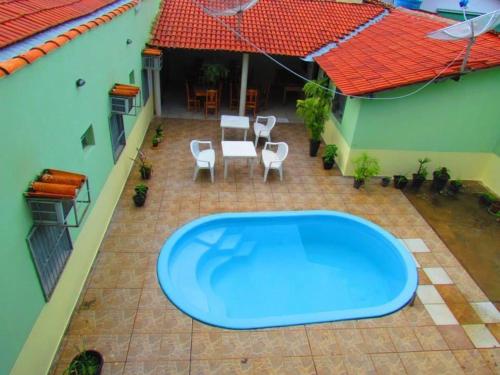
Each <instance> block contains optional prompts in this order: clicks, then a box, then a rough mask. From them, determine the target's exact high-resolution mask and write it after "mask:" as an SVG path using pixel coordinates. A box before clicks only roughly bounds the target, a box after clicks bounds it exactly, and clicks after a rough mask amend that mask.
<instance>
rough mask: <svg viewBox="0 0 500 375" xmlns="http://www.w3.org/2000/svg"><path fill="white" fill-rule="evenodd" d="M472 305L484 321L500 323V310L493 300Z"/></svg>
mask: <svg viewBox="0 0 500 375" xmlns="http://www.w3.org/2000/svg"><path fill="white" fill-rule="evenodd" d="M471 305H472V308H473V309H474V310H476V312H477V315H479V317H480V318H481V320H482V321H483V322H484V323H500V312H498V310H497V308H496V307H495V305H494V304H492V303H491V302H474V303H471Z"/></svg>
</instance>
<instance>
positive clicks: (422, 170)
mask: <svg viewBox="0 0 500 375" xmlns="http://www.w3.org/2000/svg"><path fill="white" fill-rule="evenodd" d="M430 161H431V159H429V158H423V159H418V164H419V166H418V170H417V173H413V179H412V181H411V186H412V187H413V188H414V189H415V190H418V189H420V187H421V186H422V184H423V183H424V181H425V179H426V178H427V174H428V172H427V168H426V167H425V164H427V163H430Z"/></svg>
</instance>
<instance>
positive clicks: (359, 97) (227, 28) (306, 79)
mask: <svg viewBox="0 0 500 375" xmlns="http://www.w3.org/2000/svg"><path fill="white" fill-rule="evenodd" d="M192 2H193V3H194V4H195V5H196V6H197V7H198V8H200V9H201V10H202V11H203V12H204V13H205V14H208V15H209V16H211V17H213V18H214V19H215V21H217V22H218V23H219V24H220V25H221V26H223V27H224V28H225V29H226V30H228V31H229V32H231V33H233V34H234V35H235V36H236V37H237V38H239V39H241V40H242V41H244V42H245V43H247V44H248V45H250V46H251V47H253V48H254V49H256V50H257V51H258V52H259V53H261V54H263V55H264V56H266V57H267V58H268V59H269V60H271V61H272V62H274V63H275V64H277V65H279V66H280V67H282V68H283V69H285V70H286V71H288V72H289V73H291V74H293V75H294V76H296V77H297V78H299V79H301V80H303V81H305V82H309V83H312V84H314V85H316V86H318V87H321V88H322V89H323V90H325V91H330V92H331V93H333V94H334V95H340V96H345V97H349V98H356V99H364V100H397V99H404V98H407V97H409V96H412V95H415V94H417V93H419V92H420V91H422V90H423V89H425V88H426V87H427V86H429V85H431V84H432V83H433V82H435V81H436V80H437V79H438V78H439V77H441V75H442V74H443V73H444V72H445V71H446V70H448V69H449V68H450V67H451V66H452V65H454V64H455V62H456V61H457V60H458V59H459V58H460V57H461V56H462V54H463V53H464V52H465V50H466V49H467V46H465V47H464V48H463V50H462V51H460V52H459V53H458V55H457V56H456V57H455V58H454V59H453V60H452V61H451V62H450V63H449V64H448V65H446V66H445V67H444V68H443V69H442V70H441V71H440V72H439V73H437V75H436V76H434V78H432V79H431V80H430V81H427V82H426V83H425V84H424V85H423V86H421V87H419V88H418V89H416V90H414V91H412V92H410V93H408V94H405V95H400V96H393V97H368V96H358V95H347V94H344V93H342V92H341V91H338V90H335V89H331V88H329V87H325V86H322V85H320V84H318V83H317V82H316V81H313V80H310V79H308V78H307V77H304V76H303V75H301V74H299V73H297V72H296V71H294V70H293V69H291V68H289V67H288V66H286V65H285V64H283V63H282V62H280V61H278V60H277V59H275V58H274V57H273V56H271V55H270V54H269V53H267V52H266V51H265V50H263V49H262V48H260V47H259V46H257V45H256V44H255V43H254V42H252V41H251V40H250V39H248V38H247V37H245V36H244V35H243V34H241V32H240V31H238V30H235V29H234V28H233V27H232V26H231V25H229V24H227V23H226V22H224V21H223V20H222V19H221V18H220V16H218V15H216V14H214V12H211V11H210V10H209V9H208V8H206V7H205V6H203V5H202V4H198V3H197V2H196V0H192ZM238 17H240V15H238ZM241 17H243V13H242V14H241Z"/></svg>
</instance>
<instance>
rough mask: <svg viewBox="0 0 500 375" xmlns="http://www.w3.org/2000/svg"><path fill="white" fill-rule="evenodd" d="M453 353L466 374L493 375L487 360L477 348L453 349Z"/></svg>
mask: <svg viewBox="0 0 500 375" xmlns="http://www.w3.org/2000/svg"><path fill="white" fill-rule="evenodd" d="M453 354H454V355H455V358H456V359H457V361H458V363H460V366H462V369H463V370H464V372H465V373H466V374H471V375H472V374H474V375H493V372H492V371H491V369H490V368H489V366H488V362H486V361H485V359H484V358H483V356H482V355H481V353H480V352H479V351H478V350H475V349H473V350H454V351H453Z"/></svg>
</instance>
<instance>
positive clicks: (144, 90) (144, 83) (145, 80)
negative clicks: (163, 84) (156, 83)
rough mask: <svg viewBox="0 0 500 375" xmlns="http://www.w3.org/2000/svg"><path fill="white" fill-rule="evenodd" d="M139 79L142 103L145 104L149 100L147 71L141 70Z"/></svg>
mask: <svg viewBox="0 0 500 375" xmlns="http://www.w3.org/2000/svg"><path fill="white" fill-rule="evenodd" d="M141 79H142V102H143V103H144V104H146V103H147V101H148V99H149V78H148V71H147V70H146V69H142V71H141Z"/></svg>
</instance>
